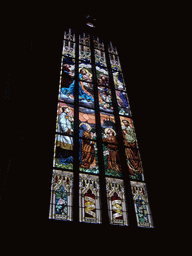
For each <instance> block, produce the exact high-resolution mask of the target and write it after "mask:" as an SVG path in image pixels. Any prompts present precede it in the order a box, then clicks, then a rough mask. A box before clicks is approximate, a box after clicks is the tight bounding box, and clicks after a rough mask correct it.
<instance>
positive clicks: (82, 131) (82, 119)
mask: <svg viewBox="0 0 192 256" xmlns="http://www.w3.org/2000/svg"><path fill="white" fill-rule="evenodd" d="M95 125H96V124H95V111H94V110H93V109H89V108H81V107H80V108H79V137H80V138H86V139H95V138H96V133H95V132H96V127H95Z"/></svg>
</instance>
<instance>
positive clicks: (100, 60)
mask: <svg viewBox="0 0 192 256" xmlns="http://www.w3.org/2000/svg"><path fill="white" fill-rule="evenodd" d="M94 53H95V65H97V66H103V67H107V63H106V58H105V52H103V51H100V50H98V49H95V50H94Z"/></svg>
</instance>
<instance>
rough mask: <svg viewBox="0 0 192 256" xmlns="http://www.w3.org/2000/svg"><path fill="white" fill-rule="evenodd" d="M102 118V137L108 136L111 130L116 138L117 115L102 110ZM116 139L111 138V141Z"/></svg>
mask: <svg viewBox="0 0 192 256" xmlns="http://www.w3.org/2000/svg"><path fill="white" fill-rule="evenodd" d="M100 120H101V132H102V139H104V138H105V137H107V135H108V133H109V132H112V134H113V136H114V137H115V138H116V126H115V117H114V115H111V114H108V113H105V112H101V113H100ZM114 141H115V139H111V143H114Z"/></svg>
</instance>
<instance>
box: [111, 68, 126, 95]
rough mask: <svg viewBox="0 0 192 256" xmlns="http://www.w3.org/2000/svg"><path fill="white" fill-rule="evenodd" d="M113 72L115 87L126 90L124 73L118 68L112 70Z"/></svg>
mask: <svg viewBox="0 0 192 256" xmlns="http://www.w3.org/2000/svg"><path fill="white" fill-rule="evenodd" d="M112 72H113V82H114V85H115V89H118V90H120V91H126V85H125V82H124V79H123V75H122V73H119V72H117V71H116V70H112Z"/></svg>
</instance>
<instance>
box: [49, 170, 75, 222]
mask: <svg viewBox="0 0 192 256" xmlns="http://www.w3.org/2000/svg"><path fill="white" fill-rule="evenodd" d="M72 196H73V173H71V172H66V171H61V170H53V175H52V182H51V198H50V209H49V219H55V220H72V206H73V202H72Z"/></svg>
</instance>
